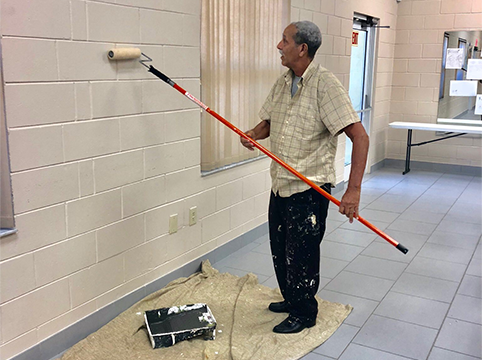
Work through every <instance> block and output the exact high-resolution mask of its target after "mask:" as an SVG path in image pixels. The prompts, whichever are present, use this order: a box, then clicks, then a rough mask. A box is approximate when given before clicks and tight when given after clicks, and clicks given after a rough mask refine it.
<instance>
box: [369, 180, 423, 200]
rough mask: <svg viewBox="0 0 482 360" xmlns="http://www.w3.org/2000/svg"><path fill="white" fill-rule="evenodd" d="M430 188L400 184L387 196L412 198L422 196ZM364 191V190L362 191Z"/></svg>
mask: <svg viewBox="0 0 482 360" xmlns="http://www.w3.org/2000/svg"><path fill="white" fill-rule="evenodd" d="M429 188H430V185H424V184H408V183H406V182H404V181H402V182H400V183H398V184H397V185H395V186H394V187H392V188H391V189H390V190H388V191H387V194H390V195H408V194H409V195H410V196H417V197H418V196H420V195H422V194H423V193H424V192H425V191H427V190H428V189H429ZM362 191H363V190H362Z"/></svg>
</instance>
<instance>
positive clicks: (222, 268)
mask: <svg viewBox="0 0 482 360" xmlns="http://www.w3.org/2000/svg"><path fill="white" fill-rule="evenodd" d="M213 267H214V268H215V269H217V270H219V272H220V273H229V274H231V275H235V276H239V277H243V276H245V275H246V274H249V273H253V272H252V271H249V270H239V269H233V268H230V267H227V266H219V267H218V266H217V265H216V264H214V265H213ZM255 275H256V276H257V277H258V282H259V283H260V284H262V283H263V282H265V281H266V280H268V276H266V275H261V274H255Z"/></svg>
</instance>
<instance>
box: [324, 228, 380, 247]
mask: <svg viewBox="0 0 482 360" xmlns="http://www.w3.org/2000/svg"><path fill="white" fill-rule="evenodd" d="M348 224H349V225H348V226H352V225H354V224H350V223H348ZM362 226H364V225H362ZM368 231H370V232H369V233H368V232H360V231H353V230H348V229H344V228H338V229H336V230H335V231H333V232H332V233H331V234H329V235H327V236H326V240H330V241H335V242H339V243H344V244H349V245H356V246H361V247H366V246H368V245H370V243H371V242H372V241H373V240H375V238H376V237H377V235H376V234H375V233H373V232H371V230H368Z"/></svg>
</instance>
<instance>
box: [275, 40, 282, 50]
mask: <svg viewBox="0 0 482 360" xmlns="http://www.w3.org/2000/svg"><path fill="white" fill-rule="evenodd" d="M276 47H277V48H278V50H281V41H280V42H279V43H278V45H277V46H276Z"/></svg>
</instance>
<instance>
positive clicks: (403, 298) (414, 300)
mask: <svg viewBox="0 0 482 360" xmlns="http://www.w3.org/2000/svg"><path fill="white" fill-rule="evenodd" d="M448 309H449V304H446V303H442V302H440V301H434V300H428V299H422V298H420V297H416V296H412V295H406V294H400V293H395V292H389V293H388V294H387V295H386V296H385V298H384V299H383V300H382V302H381V303H380V305H379V306H378V307H377V309H376V310H375V312H374V314H375V315H380V316H384V317H387V318H390V319H395V320H401V321H405V322H408V323H412V324H417V325H421V326H426V327H430V328H434V329H437V330H438V329H440V327H441V326H442V323H443V321H444V318H445V314H446V313H447V310H448Z"/></svg>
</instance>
